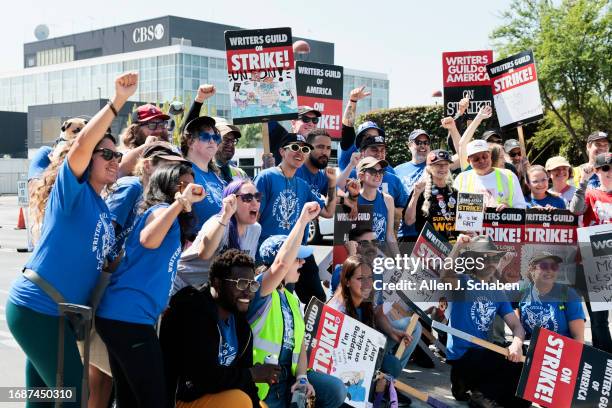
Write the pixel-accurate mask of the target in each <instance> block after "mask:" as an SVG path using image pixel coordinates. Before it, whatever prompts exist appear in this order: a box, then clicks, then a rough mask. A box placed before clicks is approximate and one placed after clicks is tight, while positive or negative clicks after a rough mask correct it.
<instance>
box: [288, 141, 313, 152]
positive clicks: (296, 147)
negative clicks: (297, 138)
mask: <svg viewBox="0 0 612 408" xmlns="http://www.w3.org/2000/svg"><path fill="white" fill-rule="evenodd" d="M285 149H287V150H291V151H292V152H299V151H301V152H302V153H304V154H308V153H310V150H311V149H310V147H308V146H301V145H299V144H297V143H291V144H290V145H287V146H285Z"/></svg>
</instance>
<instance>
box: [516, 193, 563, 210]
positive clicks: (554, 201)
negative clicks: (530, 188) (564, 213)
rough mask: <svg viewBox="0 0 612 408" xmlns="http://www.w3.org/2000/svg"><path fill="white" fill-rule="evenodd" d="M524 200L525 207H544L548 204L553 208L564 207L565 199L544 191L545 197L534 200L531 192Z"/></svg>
mask: <svg viewBox="0 0 612 408" xmlns="http://www.w3.org/2000/svg"><path fill="white" fill-rule="evenodd" d="M525 202H526V203H527V208H533V207H536V206H540V207H546V206H547V205H548V204H550V205H552V206H553V207H555V208H561V209H565V208H566V203H565V200H564V199H562V198H561V197H557V196H554V195H552V194H550V193H546V197H544V198H543V199H541V200H536V199H535V198H533V196H532V195H531V194H529V195H528V196H527V197H525Z"/></svg>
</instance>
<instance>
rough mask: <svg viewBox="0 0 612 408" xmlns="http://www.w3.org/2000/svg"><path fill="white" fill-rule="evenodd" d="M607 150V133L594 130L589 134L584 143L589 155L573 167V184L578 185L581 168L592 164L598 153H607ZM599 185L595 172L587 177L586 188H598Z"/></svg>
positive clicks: (608, 142) (608, 148)
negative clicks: (583, 161) (582, 162)
mask: <svg viewBox="0 0 612 408" xmlns="http://www.w3.org/2000/svg"><path fill="white" fill-rule="evenodd" d="M609 151H610V140H609V139H608V134H607V133H605V132H601V131H596V132H593V133H591V134H590V135H589V137H588V138H587V144H586V152H587V155H588V157H589V161H588V162H587V163H584V164H581V165H580V166H578V167H575V168H574V185H575V186H576V188H578V187H579V186H580V177H581V174H582V172H581V168H582V167H584V166H586V165H591V166H593V165H594V164H595V158H596V157H597V155H598V154H602V153H608V152H609ZM599 185H600V183H599V178H597V174H595V173H593V175H592V176H591V178H590V179H589V182H588V184H587V188H598V187H599Z"/></svg>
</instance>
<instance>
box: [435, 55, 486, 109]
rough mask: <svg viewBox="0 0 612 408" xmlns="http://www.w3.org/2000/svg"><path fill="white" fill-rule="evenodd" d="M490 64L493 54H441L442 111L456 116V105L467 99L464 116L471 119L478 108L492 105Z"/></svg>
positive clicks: (457, 106)
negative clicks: (466, 108) (488, 66)
mask: <svg viewBox="0 0 612 408" xmlns="http://www.w3.org/2000/svg"><path fill="white" fill-rule="evenodd" d="M492 62H493V51H492V50H483V51H456V52H444V53H442V75H443V82H444V111H445V115H446V116H455V115H456V114H457V111H458V110H459V101H460V100H461V99H462V98H470V105H469V107H468V110H467V115H468V117H469V118H470V119H474V117H475V116H476V114H477V113H478V111H479V110H480V108H481V107H483V106H485V105H491V104H492V103H493V93H492V92H491V80H490V79H489V74H488V73H487V65H488V64H490V63H492Z"/></svg>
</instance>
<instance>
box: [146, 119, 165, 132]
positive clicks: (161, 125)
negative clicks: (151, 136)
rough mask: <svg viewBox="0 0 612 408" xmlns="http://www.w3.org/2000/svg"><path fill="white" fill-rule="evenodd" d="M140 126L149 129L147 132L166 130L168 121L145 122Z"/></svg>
mask: <svg viewBox="0 0 612 408" xmlns="http://www.w3.org/2000/svg"><path fill="white" fill-rule="evenodd" d="M140 126H146V127H147V128H149V130H155V129H166V128H167V127H168V121H167V120H162V121H161V122H147V123H143V124H142V125H140Z"/></svg>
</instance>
